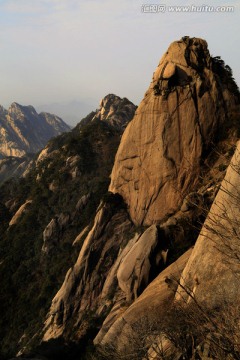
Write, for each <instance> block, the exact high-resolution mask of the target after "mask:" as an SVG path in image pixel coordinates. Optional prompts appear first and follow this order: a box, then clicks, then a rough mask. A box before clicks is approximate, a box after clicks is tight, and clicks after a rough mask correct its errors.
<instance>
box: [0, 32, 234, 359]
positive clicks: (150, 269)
mask: <svg viewBox="0 0 240 360" xmlns="http://www.w3.org/2000/svg"><path fill="white" fill-rule="evenodd" d="M134 111H135V106H134V105H133V104H131V103H130V102H129V101H128V100H127V99H125V98H124V99H120V98H119V97H117V96H115V95H112V94H110V95H108V96H106V97H105V98H104V99H103V100H102V101H101V103H100V108H99V109H98V110H96V111H95V112H92V113H91V114H89V115H88V116H87V117H86V118H85V119H83V120H82V121H81V123H80V124H79V125H78V126H77V127H76V128H75V129H73V130H72V131H71V132H69V133H66V134H63V135H61V136H59V137H57V138H56V139H53V140H51V141H50V142H49V143H48V144H47V146H46V147H45V148H44V149H43V150H42V152H41V153H40V154H39V155H38V157H37V158H36V161H35V165H34V167H33V168H32V169H31V170H30V171H29V173H28V174H26V176H25V177H24V178H23V179H21V181H20V183H21V184H20V185H21V186H18V184H17V185H16V184H14V183H10V185H9V184H5V185H4V186H3V187H2V188H0V191H1V199H0V211H1V215H2V217H3V222H2V223H1V222H0V226H1V228H0V230H1V233H2V234H3V240H1V244H2V246H1V249H3V250H2V252H1V253H0V255H1V258H0V271H2V273H3V274H5V276H7V275H8V274H9V275H8V278H7V280H8V281H4V282H3V284H2V288H3V290H4V291H3V293H2V294H1V293H0V295H1V298H0V300H1V301H0V305H1V306H2V307H3V309H5V312H3V316H2V317H0V321H1V326H0V330H1V331H2V332H1V333H0V335H1V336H2V338H3V339H4V341H3V344H4V347H5V348H6V347H9V338H10V337H11V336H12V337H13V335H12V329H15V328H17V330H16V334H15V335H14V339H13V340H14V341H13V340H12V341H11V346H12V343H14V344H15V345H14V346H15V347H14V348H15V349H18V350H19V353H18V355H22V356H24V354H29V350H32V349H33V348H34V347H35V353H34V355H35V357H36V358H37V357H38V356H39V357H41V356H42V355H44V356H45V357H47V358H48V353H47V352H46V349H48V350H49V351H50V355H49V359H52V358H59V357H60V356H61V355H62V354H63V353H61V351H62V350H64V351H65V352H64V358H66V359H71V360H72V357H71V352H69V351H68V350H69V348H71V347H72V349H76V346H79V348H78V352H77V353H75V356H76V354H77V357H79V358H80V356H81V357H82V356H84V355H83V354H85V358H86V359H88V358H90V356H92V355H93V354H92V353H91V351H92V349H91V350H90V356H89V357H88V355H89V353H87V349H86V345H87V344H89V341H93V343H94V344H95V346H96V349H98V348H100V350H99V351H100V352H99V351H98V350H96V351H97V352H96V354H95V355H96V356H95V358H96V359H97V360H99V359H112V358H114V359H122V358H126V357H127V358H131V359H163V358H166V359H182V358H186V359H190V358H191V359H203V358H209V357H210V358H216V359H225V358H228V359H229V360H230V359H231V360H232V358H234V359H238V358H239V357H237V355H236V356H235V357H231V356H232V355H231V356H230V357H229V353H231V351H230V350H231V346H232V342H231V341H232V340H231V339H230V338H228V340H227V343H226V342H225V343H224V346H222V347H221V348H220V350H221V351H222V352H221V355H219V353H214V351H213V350H212V349H213V348H214V346H215V345H216V343H221V342H220V341H222V337H223V336H222V333H223V331H222V330H221V329H220V328H219V327H218V326H217V325H216V324H217V323H216V321H215V320H216V318H212V317H211V316H212V315H211V313H213V314H214V316H215V314H216V311H218V313H217V314H218V315H219V316H218V318H219V319H221V320H222V319H223V317H222V316H221V313H220V312H219V309H221V307H222V304H223V303H224V305H225V306H227V308H230V306H228V305H231V306H232V305H233V304H236V306H237V309H239V307H240V304H239V271H238V269H239V230H238V228H239V203H240V201H239V192H238V188H239V173H240V171H239V168H240V166H239V151H240V148H239V146H238V147H237V149H236V143H237V140H238V139H239V134H240V132H239V130H240V95H239V91H238V88H237V85H236V84H235V82H234V79H233V78H232V73H231V70H230V68H229V67H227V66H226V65H225V64H224V62H223V61H222V60H221V59H220V58H219V57H216V58H212V57H211V56H210V55H209V51H208V48H207V43H206V41H204V40H202V39H197V38H188V37H184V38H182V39H181V40H180V41H177V42H174V43H173V44H171V45H170V47H169V49H168V51H167V52H166V54H165V55H164V56H163V58H162V60H161V61H160V64H159V66H158V67H157V70H156V71H155V73H154V76H153V81H152V83H151V85H150V87H149V90H148V91H147V93H146V95H145V97H144V99H143V100H142V102H141V104H140V105H139V107H138V108H137V110H136V113H135V116H134V118H133V120H132V121H131V117H132V116H133V114H134ZM127 123H128V125H127V127H126V124H127ZM125 127H126V130H125V132H124V133H123V135H122V132H123V130H124V128H125ZM119 142H120V146H119V148H118V145H119ZM117 148H118V151H117V155H116V157H115V162H114V155H115V152H116V150H117ZM234 154H235V155H234ZM233 155H234V157H233V159H232V161H231V158H232V156H233ZM113 162H114V166H113ZM229 164H230V165H229ZM112 166H113V168H112ZM111 170H112V173H111V183H110V185H109V175H110V171H111ZM223 179H224V180H223ZM9 186H10V187H9ZM107 189H108V190H109V191H107ZM40 204H41V206H40ZM203 224H204V225H203ZM33 225H34V226H33ZM32 231H34V233H32ZM195 242H196V244H195ZM9 244H10V245H9ZM33 244H34V246H33ZM23 247H24V248H23ZM15 249H17V251H15ZM8 253H9V254H8ZM229 259H230V260H231V261H229ZM10 264H11V266H10ZM29 267H30V269H31V271H30V272H29ZM8 268H11V271H12V272H13V273H9V272H8V271H7V269H8ZM12 269H14V270H12ZM29 273H30V274H31V277H29V275H28V274H29ZM19 277H21V279H24V280H23V284H22V283H21V282H20V281H18V280H19ZM229 283H231V285H230V286H229ZM20 284H21V285H20ZM221 284H222V286H221ZM19 286H20V287H19ZM26 289H28V291H26ZM13 291H14V292H15V293H16V294H17V296H16V297H15V298H14V301H13V304H12V308H11V311H12V312H11V314H12V313H17V316H14V317H12V316H11V317H10V318H11V324H10V326H9V327H7V328H6V327H4V325H5V324H7V318H6V313H7V314H8V312H9V307H8V297H7V296H6V294H9V293H11V292H13ZM226 293H228V294H227V296H226V295H225V294H226ZM216 294H217V296H216ZM28 304H34V309H33V311H34V313H33V314H32V313H31V311H30V310H31V307H30V306H28ZM196 304H198V306H197V310H199V309H200V310H201V311H200V315H201V316H200V317H199V318H198V322H194V326H192V325H191V324H190V323H189V322H187V321H188V320H189V319H190V320H192V319H195V317H193V318H192V315H193V313H192V312H191V311H192V308H193V305H196ZM177 307H179V308H178V309H177V310H179V309H180V310H181V311H180V312H176V308H177ZM22 309H23V310H22ZM216 309H217V310H216ZM19 312H20V313H19ZM22 314H24V319H23V315H22ZM39 314H41V316H39ZM194 316H195V315H194ZM238 316H239V315H238ZM19 319H20V320H21V321H22V322H21V321H20V322H19ZM237 319H238V318H237ZM23 322H24V324H25V326H20V325H22V323H23ZM218 322H219V321H218ZM220 322H222V323H224V324H225V322H224V321H220ZM236 323H237V324H238V322H236ZM141 324H142V325H141ZM196 324H197V326H196ZM155 325H157V328H156V326H155ZM191 326H192V327H191ZM169 329H170V330H171V331H170V335H169V332H168V331H169ZM199 329H200V330H201V331H200V330H199ZM203 329H204V331H202V330H203ZM196 330H198V331H199V332H198V333H196ZM220 330H221V331H222V332H221V331H220ZM188 331H189V332H188ZM239 331H240V329H239ZM239 331H238V333H237V334H239ZM225 333H226V331H225ZM2 334H3V335H2ZM215 335H216V337H215ZM171 336H172V337H171ZM173 336H176V338H173ZM177 336H178V337H177ZM211 337H212V339H213V341H212V342H211ZM233 338H234V339H235V335H234V336H233ZM132 339H134V341H135V340H136V342H135V345H134V344H133V342H131V340H132ZM139 339H141V343H139ZM225 339H226V338H225ZM36 344H37V345H39V344H40V346H39V347H36ZM91 344H92V343H91ZM209 344H210V345H211V346H210V345H209ZM221 344H222V343H221ZM238 345H239V343H236V344H234V346H233V347H232V349H233V350H234V351H238V348H237V346H238ZM133 346H135V348H134V347H133ZM212 346H213V348H212ZM53 348H54V350H53ZM210 348H211V351H210ZM59 349H61V350H59ZM101 349H103V352H101V351H102V350H101ZM156 349H157V350H159V349H160V350H161V351H163V352H162V355H161V354H160V353H159V352H158V353H157V352H156V351H157V350H156ZM214 349H216V348H214ZM229 349H230V350H229ZM235 349H237V350H235ZM139 350H141V354H140V353H139ZM51 351H53V352H51ZM54 351H55V353H54ZM165 351H166V352H165ZM232 353H233V351H232ZM53 354H55V357H54V355H53ZM65 354H66V355H65ZM222 354H223V355H222ZM226 354H227V355H226ZM165 355H166V356H165ZM225 355H226V356H225ZM224 356H225V357H224ZM227 356H228V357H227Z"/></svg>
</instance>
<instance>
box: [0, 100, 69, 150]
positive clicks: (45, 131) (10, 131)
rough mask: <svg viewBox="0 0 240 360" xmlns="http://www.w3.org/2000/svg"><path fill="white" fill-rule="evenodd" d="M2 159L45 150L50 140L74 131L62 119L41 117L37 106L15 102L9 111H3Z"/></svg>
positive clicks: (0, 115)
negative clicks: (36, 108)
mask: <svg viewBox="0 0 240 360" xmlns="http://www.w3.org/2000/svg"><path fill="white" fill-rule="evenodd" d="M0 123H1V124H2V128H1V131H0V156H1V157H4V156H23V155H25V154H26V153H35V152H37V151H39V150H40V149H41V148H43V147H44V146H45V145H46V143H47V141H48V140H49V139H50V138H51V137H53V136H57V135H59V134H61V133H62V132H64V131H68V130H70V127H69V126H68V125H67V124H65V123H64V122H63V120H61V119H60V118H59V117H57V116H56V115H52V114H47V113H41V114H38V113H37V112H36V110H35V109H34V107H33V106H31V105H29V106H22V105H20V104H18V103H16V102H14V103H12V104H11V106H10V107H9V109H8V111H7V110H5V109H4V108H3V107H1V109H0Z"/></svg>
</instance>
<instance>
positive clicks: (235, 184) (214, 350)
mask: <svg viewBox="0 0 240 360" xmlns="http://www.w3.org/2000/svg"><path fill="white" fill-rule="evenodd" d="M239 186H240V144H239V143H238V146H237V148H236V151H235V154H234V156H233V158H232V160H231V163H230V165H229V167H228V169H227V172H226V175H225V177H224V179H223V181H222V183H221V187H220V189H219V191H218V194H217V195H216V198H215V200H214V202H213V205H212V207H211V209H210V211H209V213H208V216H207V218H206V221H205V223H204V224H203V227H202V230H201V233H200V235H199V237H198V239H197V241H196V244H195V246H194V248H193V249H190V250H188V251H187V252H186V253H185V254H183V255H182V256H181V257H180V258H179V259H178V260H177V261H175V262H174V263H173V264H171V265H170V266H169V267H167V268H166V269H165V270H164V271H162V272H161V273H160V274H159V275H158V276H157V277H156V279H155V280H154V281H152V283H150V284H149V285H148V287H147V288H146V289H145V291H144V292H143V293H142V294H141V295H140V296H139V298H138V299H136V300H135V301H134V302H133V304H132V305H131V306H130V307H129V308H127V309H125V311H122V312H121V313H120V314H119V315H118V317H117V318H113V316H112V314H111V313H110V314H109V315H108V317H107V318H106V320H105V321H104V323H103V326H102V328H101V330H100V332H99V333H98V335H97V337H96V338H95V340H94V342H95V344H96V345H99V344H101V346H103V347H104V346H109V345H111V346H110V348H105V354H106V355H108V356H110V354H112V355H113V354H114V352H113V350H114V351H115V354H119V353H120V354H122V355H124V354H125V355H127V354H128V351H131V353H132V356H133V357H134V356H135V355H138V356H140V355H139V354H140V352H139V351H138V349H137V345H138V344H140V341H139V343H138V342H137V341H136V343H135V344H133V343H128V341H129V338H131V337H133V338H134V336H135V338H136V336H137V337H138V338H140V337H141V336H142V339H145V340H146V338H147V337H148V339H149V340H148V342H147V343H146V342H144V341H142V343H141V345H142V347H143V348H144V347H146V348H145V351H146V354H147V356H149V357H147V359H156V360H157V359H162V358H164V359H165V358H166V359H168V358H171V359H172V358H174V359H175V358H181V356H185V358H190V357H191V358H192V356H194V357H193V358H194V359H195V358H200V359H203V358H209V357H210V358H211V356H215V358H217V359H228V358H229V359H238V358H239V330H240V324H239V308H240V300H239V299H240V290H239V289H240V272H239V266H240V256H239V253H240V251H239V250H240V243H239V240H240V234H239V219H240V206H239V200H240V192H239ZM176 309H177V313H176ZM176 314H177V315H178V317H176ZM167 318H168V319H167ZM169 319H170V320H169ZM178 331H180V333H178ZM136 334H137V335H136ZM191 336H194V340H193V339H191ZM184 338H185V339H186V345H185V347H184ZM113 344H114V345H113ZM150 345H152V347H151V346H150ZM128 346H129V348H128ZM149 347H150V351H151V353H150V352H149V350H148V349H149ZM191 347H192V349H190V348H191ZM106 349H107V350H106ZM109 349H110V350H109ZM126 349H127V350H126ZM193 350H194V352H193V353H191V351H193ZM161 354H162V356H161ZM116 356H117V355H116Z"/></svg>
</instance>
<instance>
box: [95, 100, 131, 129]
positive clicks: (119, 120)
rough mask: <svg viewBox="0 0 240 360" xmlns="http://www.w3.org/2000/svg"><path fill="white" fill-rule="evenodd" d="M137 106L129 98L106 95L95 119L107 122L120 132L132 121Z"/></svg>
mask: <svg viewBox="0 0 240 360" xmlns="http://www.w3.org/2000/svg"><path fill="white" fill-rule="evenodd" d="M136 108H137V107H136V106H135V105H134V104H133V103H132V102H131V101H129V100H128V99H127V98H120V97H119V96H117V95H114V94H108V95H106V96H105V97H104V98H103V99H102V100H101V101H100V104H99V109H98V110H97V111H96V114H95V115H94V117H93V119H92V120H91V121H94V120H95V119H98V120H100V121H106V122H107V123H109V124H111V125H112V126H114V127H115V128H117V129H119V130H124V129H125V128H126V126H127V125H128V123H129V121H130V120H132V118H133V115H134V113H135V110H136Z"/></svg>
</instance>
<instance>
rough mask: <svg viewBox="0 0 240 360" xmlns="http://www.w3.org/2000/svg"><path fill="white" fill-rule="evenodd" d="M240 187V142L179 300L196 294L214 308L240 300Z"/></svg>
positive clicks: (185, 275)
mask: <svg viewBox="0 0 240 360" xmlns="http://www.w3.org/2000/svg"><path fill="white" fill-rule="evenodd" d="M239 189H240V143H239V144H238V146H237V149H236V151H235V154H234V156H233V159H232V161H231V163H230V165H229V167H228V169H227V172H226V176H225V178H224V180H223V181H222V184H221V187H220V189H219V191H218V194H217V196H216V198H215V200H214V203H213V205H212V207H211V209H210V211H209V214H208V216H207V219H206V221H205V223H204V225H203V227H202V230H201V233H200V235H199V237H198V239H197V242H196V245H195V247H194V250H193V252H192V255H191V257H190V259H189V261H188V263H187V265H186V267H185V268H184V271H183V273H182V276H181V282H180V286H179V288H178V291H177V295H176V299H177V300H178V301H182V300H184V301H185V302H186V303H188V302H191V301H192V298H191V296H194V297H195V298H196V299H197V301H198V302H199V303H200V304H204V306H207V307H210V308H214V307H217V306H221V305H223V303H225V306H226V304H231V303H234V304H235V305H236V306H237V304H238V303H239V299H240V278H239V265H240V256H239V254H240V233H239V219H240V191H239ZM185 289H187V290H188V292H190V294H191V296H189V294H187V292H186V291H185ZM239 305H240V303H239Z"/></svg>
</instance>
